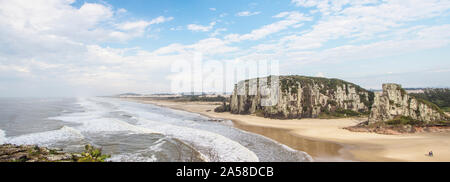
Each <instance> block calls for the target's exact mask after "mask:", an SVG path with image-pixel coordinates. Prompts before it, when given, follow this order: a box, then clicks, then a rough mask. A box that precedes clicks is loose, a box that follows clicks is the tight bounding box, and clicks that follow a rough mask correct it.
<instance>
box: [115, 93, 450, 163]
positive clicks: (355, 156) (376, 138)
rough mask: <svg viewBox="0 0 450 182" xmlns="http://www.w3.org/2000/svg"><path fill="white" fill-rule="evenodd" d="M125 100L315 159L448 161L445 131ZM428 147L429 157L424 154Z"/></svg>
mask: <svg viewBox="0 0 450 182" xmlns="http://www.w3.org/2000/svg"><path fill="white" fill-rule="evenodd" d="M124 99H125V98H124ZM126 99H127V100H130V101H136V102H141V103H149V104H155V105H159V106H163V107H170V108H173V109H179V110H184V111H188V112H193V113H198V114H201V115H205V116H208V117H211V118H220V119H228V120H232V121H233V123H234V126H235V127H237V128H240V129H242V130H246V131H249V132H253V133H258V134H260V135H264V136H266V137H269V138H272V139H273V140H276V141H278V142H280V143H283V144H285V145H287V146H289V147H291V148H294V149H297V150H301V151H305V152H307V153H308V154H310V155H311V156H312V157H313V158H314V159H315V161H377V162H378V161H421V162H422V161H423V162H430V161H436V162H437V161H450V133H449V132H445V133H419V134H402V135H381V134H375V133H361V132H351V131H348V130H345V129H342V128H344V127H348V126H353V125H356V124H358V123H360V122H362V121H364V118H345V119H292V120H278V119H269V118H263V117H258V116H254V115H235V114H231V113H228V112H226V113H216V112H214V108H216V107H217V106H218V105H220V103H212V102H172V101H167V100H154V99H151V98H126ZM430 150H432V151H433V153H434V156H433V157H429V156H427V154H428V152H429V151H430Z"/></svg>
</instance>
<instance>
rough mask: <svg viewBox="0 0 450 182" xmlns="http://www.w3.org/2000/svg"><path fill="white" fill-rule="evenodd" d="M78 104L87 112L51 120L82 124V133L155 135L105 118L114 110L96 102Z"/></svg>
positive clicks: (140, 128)
mask: <svg viewBox="0 0 450 182" xmlns="http://www.w3.org/2000/svg"><path fill="white" fill-rule="evenodd" d="M78 104H80V106H82V107H83V108H84V109H85V112H81V113H71V114H65V115H62V116H57V117H52V118H50V119H54V120H61V121H65V122H71V123H77V124H81V125H80V126H76V128H77V129H78V130H80V131H81V132H119V131H129V132H133V133H155V132H154V131H152V130H150V129H148V128H142V127H137V126H135V125H132V124H129V123H127V122H124V121H121V120H119V119H117V118H108V117H105V115H107V114H108V112H111V111H112V109H108V108H104V107H102V106H99V105H97V104H96V103H95V101H90V100H89V99H79V100H78Z"/></svg>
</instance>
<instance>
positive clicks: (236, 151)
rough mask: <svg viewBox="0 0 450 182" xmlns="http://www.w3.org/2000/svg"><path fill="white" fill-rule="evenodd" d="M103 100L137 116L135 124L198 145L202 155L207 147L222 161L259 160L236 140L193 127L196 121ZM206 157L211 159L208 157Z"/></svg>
mask: <svg viewBox="0 0 450 182" xmlns="http://www.w3.org/2000/svg"><path fill="white" fill-rule="evenodd" d="M105 102H111V103H112V104H113V105H115V106H116V107H118V108H120V110H121V111H125V112H127V113H131V114H132V115H135V116H138V117H137V120H138V123H137V125H138V126H140V127H144V128H148V129H150V130H152V131H155V132H158V133H162V134H165V135H168V136H172V137H174V138H178V139H181V140H183V141H186V142H188V143H190V144H193V145H195V146H196V147H197V146H198V147H199V148H197V149H199V150H200V151H199V152H200V153H202V154H203V156H206V157H209V156H208V155H206V154H205V153H208V151H207V150H208V149H213V150H214V152H216V153H217V154H218V156H215V157H218V158H219V160H220V161H223V162H237V161H243V162H257V161H259V159H258V157H257V156H256V154H255V153H254V152H252V151H251V150H249V149H248V148H246V147H244V146H242V145H241V144H239V143H238V142H236V141H234V140H231V139H229V138H227V137H224V136H222V135H220V134H217V133H213V132H209V131H205V130H201V129H195V128H193V127H195V126H196V125H198V123H196V122H194V121H189V120H182V121H181V120H180V119H177V118H170V117H166V116H164V115H160V114H155V113H151V112H148V111H146V110H143V109H142V108H137V107H132V106H129V105H128V104H125V105H123V104H122V103H121V102H120V101H119V102H114V101H111V100H107V101H105ZM132 104H134V103H132ZM147 118H151V119H147ZM155 120H157V121H155ZM176 122H183V124H186V125H189V126H190V127H183V126H178V125H175V124H174V123H176ZM207 159H208V160H211V159H210V158H207Z"/></svg>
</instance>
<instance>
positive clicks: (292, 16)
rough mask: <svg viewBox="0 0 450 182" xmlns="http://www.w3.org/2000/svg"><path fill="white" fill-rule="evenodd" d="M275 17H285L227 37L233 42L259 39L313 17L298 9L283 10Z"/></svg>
mask: <svg viewBox="0 0 450 182" xmlns="http://www.w3.org/2000/svg"><path fill="white" fill-rule="evenodd" d="M274 18H284V19H283V20H280V21H277V22H275V23H272V24H269V25H265V26H263V27H261V28H259V29H256V30H253V31H251V32H250V33H248V34H243V35H239V34H230V35H227V36H226V37H225V38H226V39H227V40H228V41H231V42H239V41H243V40H258V39H261V38H264V37H266V36H268V35H270V34H273V33H277V32H279V31H282V30H285V29H287V28H289V27H290V26H293V25H296V24H298V23H300V22H302V21H311V20H312V18H311V17H307V16H305V15H303V14H302V13H299V12H297V11H291V12H282V13H279V14H277V15H275V16H274Z"/></svg>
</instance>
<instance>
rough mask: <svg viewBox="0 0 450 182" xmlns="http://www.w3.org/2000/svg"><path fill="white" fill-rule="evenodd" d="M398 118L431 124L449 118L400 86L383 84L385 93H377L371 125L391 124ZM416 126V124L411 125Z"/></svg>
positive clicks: (437, 108)
mask: <svg viewBox="0 0 450 182" xmlns="http://www.w3.org/2000/svg"><path fill="white" fill-rule="evenodd" d="M398 117H405V118H409V120H410V121H412V122H413V121H417V122H423V123H424V124H430V123H433V122H441V121H446V120H448V119H449V118H448V116H447V115H446V114H445V113H444V112H443V111H442V110H441V109H440V108H439V107H438V106H436V105H435V104H433V103H431V102H428V101H425V100H422V99H416V98H414V97H412V96H410V95H408V94H407V93H406V91H405V90H403V88H402V87H401V86H400V85H398V84H383V92H381V93H376V94H375V99H374V103H373V106H372V110H371V112H370V115H369V124H373V123H376V122H389V121H392V120H394V119H397V118H398ZM410 124H414V123H410Z"/></svg>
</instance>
